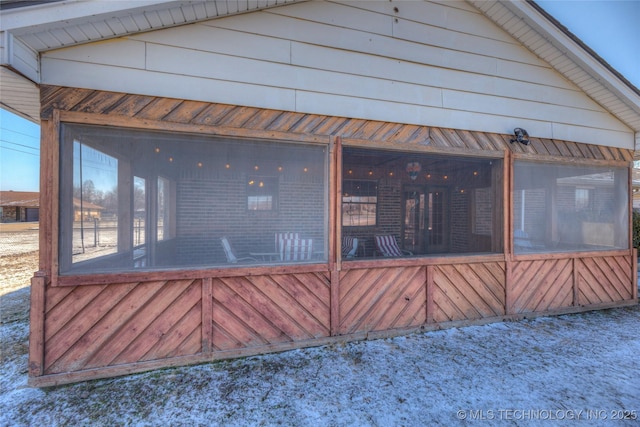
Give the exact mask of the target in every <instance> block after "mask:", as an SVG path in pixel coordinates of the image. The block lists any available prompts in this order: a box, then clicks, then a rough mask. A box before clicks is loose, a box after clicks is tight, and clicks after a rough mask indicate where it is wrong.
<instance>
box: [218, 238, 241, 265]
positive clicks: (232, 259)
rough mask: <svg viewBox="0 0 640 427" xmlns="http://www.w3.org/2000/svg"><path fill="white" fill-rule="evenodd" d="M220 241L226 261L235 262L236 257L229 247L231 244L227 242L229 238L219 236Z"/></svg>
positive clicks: (236, 260)
mask: <svg viewBox="0 0 640 427" xmlns="http://www.w3.org/2000/svg"><path fill="white" fill-rule="evenodd" d="M220 243H222V249H224V254H225V256H226V257H227V262H229V263H231V264H235V263H237V262H238V258H237V257H236V256H235V254H234V253H233V249H231V244H230V243H229V239H228V238H226V237H221V238H220Z"/></svg>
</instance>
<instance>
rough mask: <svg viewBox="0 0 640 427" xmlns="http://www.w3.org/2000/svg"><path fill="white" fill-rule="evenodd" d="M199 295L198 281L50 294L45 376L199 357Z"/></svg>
mask: <svg viewBox="0 0 640 427" xmlns="http://www.w3.org/2000/svg"><path fill="white" fill-rule="evenodd" d="M201 292H202V291H201V280H183V281H168V282H147V283H129V284H123V285H95V286H94V285H91V286H77V287H75V288H71V291H69V290H65V289H63V288H55V287H54V288H49V289H48V296H51V298H50V299H49V300H50V301H51V303H50V305H49V306H48V307H47V309H46V313H45V330H46V331H47V330H48V332H47V333H46V334H45V354H44V361H45V374H53V373H58V372H68V371H77V370H82V369H90V368H98V367H107V366H112V365H119V364H124V363H135V362H140V361H144V360H155V359H163V358H167V357H174V356H183V355H192V354H196V353H198V352H199V351H200V350H201V324H202V322H201ZM70 309H73V310H76V311H73V312H72V313H73V314H75V315H68V314H65V313H66V312H67V310H70Z"/></svg>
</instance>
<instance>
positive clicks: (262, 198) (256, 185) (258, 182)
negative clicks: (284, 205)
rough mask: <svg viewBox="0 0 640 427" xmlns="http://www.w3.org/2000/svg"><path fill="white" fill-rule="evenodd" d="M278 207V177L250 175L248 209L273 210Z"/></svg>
mask: <svg viewBox="0 0 640 427" xmlns="http://www.w3.org/2000/svg"><path fill="white" fill-rule="evenodd" d="M277 208H278V178H272V177H260V176H250V177H249V180H248V182H247V209H249V210H250V211H272V210H277Z"/></svg>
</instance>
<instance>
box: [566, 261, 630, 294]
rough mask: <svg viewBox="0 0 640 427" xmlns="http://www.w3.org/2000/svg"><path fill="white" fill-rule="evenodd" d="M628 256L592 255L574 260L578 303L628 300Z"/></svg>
mask: <svg viewBox="0 0 640 427" xmlns="http://www.w3.org/2000/svg"><path fill="white" fill-rule="evenodd" d="M631 271H632V267H631V263H630V260H629V257H613V256H612V257H594V258H582V259H578V260H576V272H577V274H578V303H579V304H580V305H592V304H601V303H608V302H614V301H625V300H630V299H631V298H632V297H633V289H632V286H636V284H635V280H634V279H635V278H632V277H631Z"/></svg>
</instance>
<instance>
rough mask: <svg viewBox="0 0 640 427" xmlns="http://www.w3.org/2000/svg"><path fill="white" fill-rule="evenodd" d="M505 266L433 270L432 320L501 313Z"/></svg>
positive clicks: (503, 300) (489, 264)
mask: <svg viewBox="0 0 640 427" xmlns="http://www.w3.org/2000/svg"><path fill="white" fill-rule="evenodd" d="M505 280H506V278H505V264H504V263H503V262H495V263H483V264H455V265H439V266H434V268H433V305H434V313H433V320H434V321H435V322H447V321H453V320H471V319H482V318H486V317H495V316H500V315H503V314H505Z"/></svg>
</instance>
